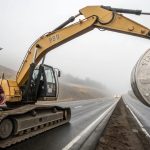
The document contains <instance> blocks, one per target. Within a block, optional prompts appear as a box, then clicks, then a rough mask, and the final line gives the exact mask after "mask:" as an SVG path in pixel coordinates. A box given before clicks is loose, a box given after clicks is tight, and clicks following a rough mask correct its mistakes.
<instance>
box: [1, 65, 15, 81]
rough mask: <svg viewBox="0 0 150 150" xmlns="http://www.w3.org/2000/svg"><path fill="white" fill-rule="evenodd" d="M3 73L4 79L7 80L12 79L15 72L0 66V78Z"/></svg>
mask: <svg viewBox="0 0 150 150" xmlns="http://www.w3.org/2000/svg"><path fill="white" fill-rule="evenodd" d="M3 73H4V75H5V78H7V79H14V78H15V74H16V71H14V70H12V69H10V68H7V67H4V66H2V65H0V77H1V76H2V74H3Z"/></svg>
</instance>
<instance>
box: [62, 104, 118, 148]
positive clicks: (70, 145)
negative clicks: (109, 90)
mask: <svg viewBox="0 0 150 150" xmlns="http://www.w3.org/2000/svg"><path fill="white" fill-rule="evenodd" d="M117 102H118V101H117ZM117 102H116V103H117ZM116 103H114V104H113V105H112V106H110V107H109V108H108V109H107V110H106V111H104V112H103V113H102V114H101V115H100V116H99V117H98V118H97V119H96V120H95V121H93V122H92V123H91V124H90V125H89V126H88V127H87V128H85V129H84V130H83V131H82V132H81V133H80V134H79V135H78V136H76V137H75V138H74V139H73V140H72V141H71V142H70V143H68V144H67V145H66V146H65V147H64V148H63V149H62V150H69V149H70V148H71V147H72V146H73V145H74V144H75V143H76V142H77V141H79V140H80V139H81V138H82V137H83V136H84V135H85V134H86V133H87V132H88V131H89V130H90V129H92V128H93V126H96V125H97V124H99V121H100V120H102V119H103V118H104V117H105V116H106V115H107V113H108V112H109V111H110V110H111V109H112V108H113V107H114V106H115V105H116Z"/></svg>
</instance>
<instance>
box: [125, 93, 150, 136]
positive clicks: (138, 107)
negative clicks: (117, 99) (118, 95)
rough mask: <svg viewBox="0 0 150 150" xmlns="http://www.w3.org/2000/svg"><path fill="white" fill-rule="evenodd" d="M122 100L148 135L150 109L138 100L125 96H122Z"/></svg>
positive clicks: (149, 129)
mask: <svg viewBox="0 0 150 150" xmlns="http://www.w3.org/2000/svg"><path fill="white" fill-rule="evenodd" d="M123 100H124V101H125V103H126V104H127V105H128V106H129V108H130V109H131V110H132V111H133V113H134V114H135V116H136V117H137V118H138V120H139V121H140V123H141V124H142V126H143V127H144V129H146V131H147V132H148V134H150V107H148V106H146V105H144V104H143V103H141V102H140V101H139V100H138V99H136V98H134V97H132V96H130V95H127V94H126V95H123Z"/></svg>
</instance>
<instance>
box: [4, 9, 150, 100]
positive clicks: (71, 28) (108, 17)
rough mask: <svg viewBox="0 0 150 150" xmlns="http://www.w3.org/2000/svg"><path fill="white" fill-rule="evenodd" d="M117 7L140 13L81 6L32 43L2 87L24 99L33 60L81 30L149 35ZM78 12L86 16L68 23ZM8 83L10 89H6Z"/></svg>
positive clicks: (37, 61)
mask: <svg viewBox="0 0 150 150" xmlns="http://www.w3.org/2000/svg"><path fill="white" fill-rule="evenodd" d="M117 11H118V12H124V13H129V12H130V13H133V14H137V11H134V10H132V11H131V10H130V11H129V10H121V11H120V10H117V9H112V8H111V7H106V6H87V7H85V8H83V9H81V10H80V11H79V14H78V15H76V16H75V17H71V18H69V19H68V20H67V21H66V22H64V23H63V24H62V25H60V26H59V27H57V28H56V29H55V30H54V31H52V32H49V33H46V34H44V35H43V36H41V37H40V38H39V39H38V40H37V41H35V42H34V43H33V45H32V46H31V47H30V49H29V50H28V52H27V54H26V56H25V58H24V60H23V62H22V64H21V67H20V69H19V71H18V73H17V76H16V81H9V80H7V83H5V84H4V85H5V87H4V86H3V89H4V91H5V93H7V101H11V99H13V101H20V100H21V98H22V95H21V91H20V92H19V90H20V87H22V86H23V85H24V84H25V83H26V82H27V80H28V77H29V70H30V64H31V63H32V62H34V63H35V64H36V65H37V64H38V63H39V62H40V60H41V59H42V58H43V57H44V56H45V55H46V54H47V53H48V52H49V51H51V50H53V49H54V48H56V47H58V46H60V45H62V44H64V43H66V42H68V41H70V40H72V39H74V38H77V37H78V36H80V35H82V34H85V33H87V32H89V31H91V30H93V29H94V28H99V29H106V30H111V31H115V32H120V33H124V34H129V35H134V36H138V37H143V38H147V39H150V29H149V28H147V27H145V26H143V25H141V24H139V23H137V22H135V21H133V20H131V19H129V18H127V17H124V16H123V15H122V14H120V13H118V12H117ZM79 15H83V16H84V17H85V19H83V20H79V21H78V22H77V23H74V24H71V25H68V24H69V23H70V22H72V21H74V20H75V18H76V17H78V16H79ZM67 25H68V26H67ZM4 82H6V81H4ZM2 85H3V84H2ZM8 87H9V89H10V90H7V89H8ZM5 89H6V90H5ZM15 97H18V98H15ZM14 98H15V99H14Z"/></svg>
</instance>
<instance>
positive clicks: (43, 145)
mask: <svg viewBox="0 0 150 150" xmlns="http://www.w3.org/2000/svg"><path fill="white" fill-rule="evenodd" d="M115 102H116V99H114V98H102V99H93V100H82V101H72V102H59V103H57V105H59V106H64V107H71V112H72V117H71V121H70V123H68V124H65V125H62V126H60V127H57V128H54V129H52V130H49V131H47V132H44V133H42V134H40V135H37V136H35V137H32V138H30V139H28V140H26V141H23V142H21V143H18V144H15V145H13V146H11V147H9V148H7V149H8V150H48V149H49V150H50V149H51V150H61V149H63V148H64V147H65V146H66V145H68V143H70V142H71V141H72V140H73V139H74V138H75V137H77V136H78V135H79V134H80V133H81V132H82V131H83V130H84V129H85V128H87V127H88V126H90V125H91V124H92V123H93V122H94V121H95V120H96V119H97V118H98V117H99V116H100V115H101V114H102V113H104V112H105V111H106V110H107V109H108V108H109V107H110V106H112V105H113V104H114V103H115ZM52 105H55V104H54V103H53V104H52Z"/></svg>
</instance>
